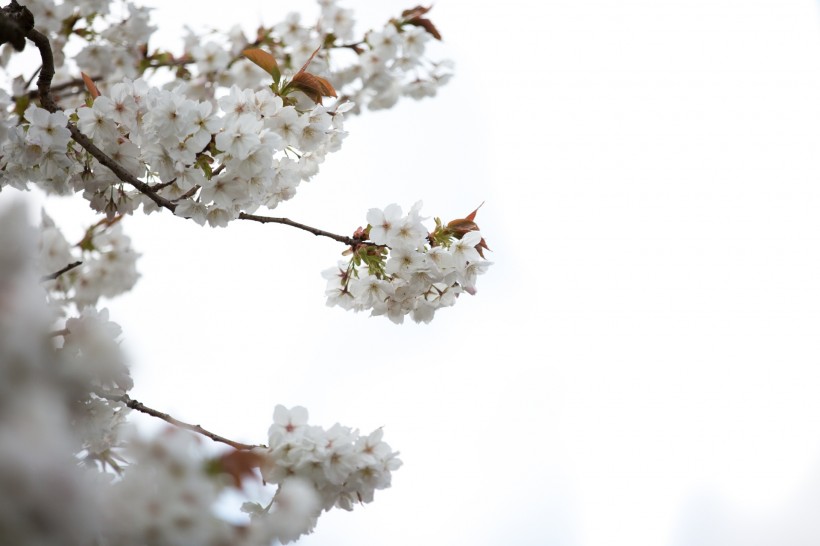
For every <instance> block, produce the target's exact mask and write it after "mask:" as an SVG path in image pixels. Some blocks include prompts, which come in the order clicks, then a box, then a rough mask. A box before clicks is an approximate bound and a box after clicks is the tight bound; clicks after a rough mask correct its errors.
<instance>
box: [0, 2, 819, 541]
mask: <svg viewBox="0 0 820 546" xmlns="http://www.w3.org/2000/svg"><path fill="white" fill-rule="evenodd" d="M156 4H160V2H156ZM345 5H346V6H349V7H352V8H355V9H356V11H357V13H358V20H359V21H360V26H359V29H360V30H366V29H367V28H371V27H373V26H376V25H379V24H380V23H382V22H383V21H385V20H387V19H388V18H389V17H391V16H393V15H395V14H396V13H398V12H399V11H401V9H404V8H408V7H412V2H411V3H402V2H399V1H396V0H380V1H378V2H376V1H373V0H370V1H367V0H356V1H354V0H350V1H348V2H346V3H345ZM292 10H300V11H303V12H305V13H307V14H315V13H316V8H315V5H314V4H313V3H311V2H297V1H294V2H291V3H285V2H277V3H264V4H262V3H259V2H250V1H244V0H233V1H231V2H229V3H225V2H205V1H202V2H198V3H197V4H196V9H195V10H192V9H191V5H190V4H189V3H183V2H174V3H169V2H166V3H162V6H161V7H160V8H159V9H158V10H157V11H156V16H155V21H156V23H157V24H158V25H159V26H160V28H161V30H160V33H159V34H158V39H159V40H161V41H162V43H163V44H165V45H169V46H172V47H179V44H180V42H179V40H178V37H179V36H180V34H181V31H180V28H181V25H182V24H183V23H188V24H190V25H192V26H207V25H211V26H216V25H218V26H220V27H223V28H228V27H229V26H230V25H231V24H233V23H241V24H243V25H245V26H246V28H248V29H252V28H254V27H255V25H256V24H257V22H258V21H259V20H260V18H261V19H262V20H264V21H265V22H266V23H274V22H277V21H279V20H281V19H282V18H283V17H284V15H285V14H286V12H287V11H292ZM430 16H431V18H432V19H433V21H434V22H435V23H436V25H437V26H438V28H439V29H440V30H441V32H442V34H443V36H444V38H445V42H444V44H442V46H441V47H439V48H437V49H436V51H437V52H440V54H441V55H442V56H446V57H449V58H451V59H453V60H454V61H455V63H456V76H455V78H454V79H453V80H452V82H451V83H450V85H448V86H447V87H445V88H444V89H442V91H441V93H440V96H439V97H437V98H435V99H432V100H426V101H423V102H412V101H407V102H404V103H402V104H400V105H399V106H398V107H396V108H394V109H393V110H390V111H386V112H378V113H366V114H365V115H363V116H361V117H360V118H356V119H352V120H350V121H349V122H348V123H347V129H348V130H349V131H350V137H349V138H348V139H347V140H346V141H345V144H344V147H343V149H342V151H341V152H339V153H337V154H335V155H333V156H331V157H329V159H328V160H327V162H326V163H325V164H324V165H323V166H322V170H321V172H320V175H319V176H318V177H316V179H315V180H314V181H313V182H311V183H310V184H308V185H305V186H303V187H302V188H301V189H300V192H299V194H298V195H297V197H296V198H295V199H294V200H293V201H291V202H289V203H286V204H285V205H283V206H282V207H280V208H279V209H277V210H276V214H277V215H284V216H289V217H291V218H293V219H296V220H299V221H302V222H305V223H307V224H311V225H316V226H318V227H321V228H324V229H327V230H330V231H334V232H339V233H349V232H352V231H353V230H354V229H355V228H356V227H357V226H359V225H362V224H364V223H365V214H366V212H367V209H368V208H370V207H384V206H385V205H387V204H389V203H392V202H396V203H399V204H400V205H402V206H403V207H404V208H405V209H406V208H407V207H409V206H411V205H412V204H413V203H414V202H415V201H416V200H418V199H423V200H424V203H425V205H424V208H423V211H422V212H423V213H425V214H426V215H429V216H441V217H443V218H444V219H452V218H456V217H461V216H464V215H465V214H466V213H468V212H470V211H471V210H472V209H473V208H475V207H476V206H477V205H478V204H479V203H481V202H482V201H485V202H486V204H485V205H484V207H483V208H482V209H481V211H480V212H479V214H478V218H477V220H478V223H479V225H480V226H481V228H482V232H483V234H484V235H485V237H486V239H487V241H488V243H489V245H490V247H491V248H492V249H493V253H492V254H491V259H492V260H493V261H494V262H495V265H494V266H493V267H492V268H491V269H490V270H489V272H488V274H487V275H485V276H484V277H482V278H481V279H480V282H479V283H478V290H479V293H478V295H477V296H476V297H470V296H468V295H464V296H462V298H461V299H460V300H459V301H458V303H457V304H456V306H455V307H453V308H450V309H444V310H442V311H440V312H439V314H438V315H437V317H436V319H435V320H434V322H433V323H432V324H430V325H420V326H419V325H414V324H406V325H403V326H401V327H397V326H394V325H393V324H392V323H390V322H389V321H387V320H386V319H384V318H372V319H371V318H368V317H367V316H366V315H354V314H352V313H349V312H344V311H342V310H340V309H338V308H334V309H328V308H326V307H325V306H324V296H323V291H324V286H325V281H324V279H322V278H321V276H320V272H321V271H322V270H323V269H325V268H328V267H332V266H333V265H334V264H335V262H336V260H337V259H338V258H339V253H340V252H341V251H342V250H343V248H342V247H341V246H340V245H338V244H336V243H333V242H331V241H327V240H321V239H317V238H315V237H313V236H311V235H308V234H304V233H301V232H298V231H295V230H291V229H289V228H287V227H282V226H261V225H256V224H253V225H245V224H244V223H242V222H236V223H235V224H232V225H231V226H230V227H229V228H228V229H222V230H212V229H207V228H205V229H203V228H200V227H199V226H196V225H194V224H193V223H192V222H184V221H182V220H180V219H178V218H174V217H171V216H170V215H168V214H163V215H156V214H155V215H152V216H150V217H144V216H141V215H140V216H138V217H135V218H133V219H128V221H127V222H126V230H127V232H128V233H129V234H130V235H131V236H132V238H133V239H134V245H135V247H136V248H137V249H138V250H139V251H140V252H142V253H143V257H142V259H141V261H140V262H139V268H140V271H141V273H142V275H143V277H142V279H141V280H140V283H139V284H138V285H137V287H136V288H135V290H134V291H133V292H132V293H130V294H129V295H127V296H124V297H122V298H120V299H117V300H115V301H113V302H111V303H110V305H109V307H110V309H111V313H112V319H113V320H115V321H117V322H119V323H120V324H121V325H122V326H123V329H124V336H125V342H124V343H125V345H126V346H127V348H128V350H129V351H130V354H131V355H132V357H133V366H134V367H133V370H134V372H133V373H134V376H135V384H136V387H135V389H134V391H133V396H134V397H135V398H137V399H138V400H140V401H142V402H144V403H145V404H147V405H149V406H152V407H155V408H158V409H161V410H163V411H168V412H170V413H171V414H173V415H174V416H176V417H178V418H180V419H183V420H187V421H191V422H195V423H199V424H201V425H203V426H205V427H206V428H208V429H210V430H213V431H215V432H217V433H219V434H222V435H225V436H228V437H231V438H233V439H236V440H239V441H247V442H254V443H258V442H265V441H266V432H267V428H268V426H269V425H270V423H271V414H272V411H273V408H274V406H275V405H276V404H277V403H282V404H285V405H288V406H291V405H303V406H306V407H307V408H308V409H309V411H310V413H311V422H312V423H314V424H321V425H324V426H326V427H327V426H330V425H332V424H333V423H335V422H337V421H339V422H341V423H343V424H346V425H350V426H354V427H359V428H361V429H362V430H363V431H366V432H369V431H370V430H372V429H374V428H376V427H379V426H384V427H385V439H386V440H387V441H388V442H389V443H390V444H391V445H392V446H393V447H394V449H397V450H400V451H401V453H402V459H403V460H404V462H405V466H404V467H403V468H401V469H400V470H399V471H398V472H397V473H396V474H395V476H394V484H393V488H392V489H390V490H387V491H383V492H379V493H377V495H376V502H374V503H373V504H371V505H368V506H364V507H360V508H357V509H356V510H355V511H354V512H353V513H345V512H332V513H330V514H326V515H325V516H323V517H322V518H321V519H320V521H319V525H318V527H317V529H316V532H315V533H314V534H313V535H311V536H310V537H307V538H306V539H305V540H303V541H302V543H303V544H306V545H311V546H313V545H329V544H333V545H335V546H346V545H356V546H384V545H386V544H389V545H391V546H409V545H421V544H424V545H441V546H450V545H456V544H469V545H475V546H496V545H501V544H515V545H554V546H564V545H567V546H569V545H574V546H575V545H577V546H599V545H600V546H617V545H621V544H623V545H629V546H642V545H646V546H657V545H670V546H696V545H697V546H704V545H716V546H717V545H721V546H724V545H738V546H740V545H744V546H746V545H761V546H762V545H767V546H774V545H783V544H788V545H801V544H817V543H820V524H818V523H816V521H817V519H818V518H817V514H818V513H820V396H818V395H817V391H818V384H820V366H818V357H820V344H818V339H819V338H818V329H820V244H819V243H820V213H818V211H820V183H818V182H819V181H820V164H819V162H818V154H817V152H818V146H820V101H818V97H820V25H819V24H818V23H819V22H820V12H818V6H817V3H816V2H808V1H797V0H758V1H755V0H742V1H741V0H700V1H698V0H686V1H683V0H681V1H674V0H666V1H661V2H659V1H657V0H630V1H619V2H610V1H605V0H598V1H595V0H565V1H544V2H526V1H524V0H508V1H506V2H486V1H473V2H469V3H467V2H453V1H448V0H440V1H439V2H437V3H436V5H435V8H434V9H433V11H432V12H431V13H430ZM8 193H11V192H4V195H3V198H7V195H5V194H8ZM49 210H54V211H55V215H58V216H62V217H63V220H61V224H62V225H63V227H64V228H66V230H67V231H69V232H70V233H71V232H72V229H73V230H75V231H74V232H75V233H79V230H80V229H81V227H82V226H85V225H87V224H89V223H90V222H91V221H92V219H91V217H90V215H89V214H87V213H84V212H83V213H77V212H73V213H70V212H68V211H71V210H72V206H71V205H70V204H69V203H67V202H66V201H61V202H60V203H59V204H58V205H56V206H55V207H53V208H51V209H49ZM73 210H77V209H73ZM71 223H73V224H74V226H73V227H72V226H70V225H69V224H71Z"/></svg>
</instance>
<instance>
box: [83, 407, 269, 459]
mask: <svg viewBox="0 0 820 546" xmlns="http://www.w3.org/2000/svg"><path fill="white" fill-rule="evenodd" d="M96 394H97V395H98V396H101V397H103V398H106V399H108V400H113V401H114V402H122V403H123V404H125V405H126V406H128V407H129V408H131V409H133V410H136V411H139V412H142V413H145V414H146V415H150V416H152V417H156V418H158V419H162V420H163V421H165V422H166V423H171V424H172V425H174V426H175V427H179V428H184V429H185V430H190V431H192V432H196V433H197V434H201V435H202V436H206V437H208V438H210V439H211V440H213V441H214V442H220V443H223V444H225V445H229V446H231V447H232V448H234V449H239V450H243V451H248V450H251V449H253V448H255V447H265V446H261V445H260V446H254V445H250V444H243V443H241V442H234V441H233V440H229V439H228V438H225V437H224V436H220V435H219V434H214V433H213V432H210V431H208V430H205V429H204V428H202V427H201V426H199V425H192V424H190V423H186V422H184V421H180V420H179V419H175V418H174V417H171V416H170V415H168V414H167V413H163V412H161V411H157V410H155V409H153V408H149V407H148V406H146V405H145V404H143V403H142V402H138V401H136V400H134V399H133V398H131V397H130V396H128V395H127V394H106V393H96Z"/></svg>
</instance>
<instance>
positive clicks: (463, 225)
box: [447, 218, 478, 239]
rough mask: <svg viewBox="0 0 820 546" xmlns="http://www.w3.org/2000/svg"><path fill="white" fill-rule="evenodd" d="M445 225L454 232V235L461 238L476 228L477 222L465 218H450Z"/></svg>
mask: <svg viewBox="0 0 820 546" xmlns="http://www.w3.org/2000/svg"><path fill="white" fill-rule="evenodd" d="M447 227H448V228H450V231H452V232H453V233H455V234H456V237H458V238H459V239H461V237H462V236H464V235H465V234H467V233H469V232H471V231H477V230H478V224H476V223H475V222H473V221H472V220H468V219H467V218H459V219H457V220H452V221H451V222H449V223H448V224H447Z"/></svg>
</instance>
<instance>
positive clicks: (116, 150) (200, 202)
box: [0, 79, 345, 226]
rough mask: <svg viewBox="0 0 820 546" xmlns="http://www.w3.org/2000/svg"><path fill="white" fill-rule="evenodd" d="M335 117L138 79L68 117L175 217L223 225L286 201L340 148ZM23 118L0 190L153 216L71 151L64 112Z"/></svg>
mask: <svg viewBox="0 0 820 546" xmlns="http://www.w3.org/2000/svg"><path fill="white" fill-rule="evenodd" d="M342 111H344V109H343V108H341V109H340V108H336V109H330V108H327V107H324V106H321V105H315V106H314V107H313V108H311V109H310V110H307V111H299V110H297V109H296V108H295V107H294V106H285V105H284V104H283V101H282V98H281V97H279V96H277V95H275V94H274V93H273V91H271V90H270V89H269V88H262V89H260V90H258V91H255V92H254V91H251V90H244V91H243V90H240V89H239V88H238V87H235V86H234V87H232V88H231V89H230V92H229V94H228V95H226V96H224V97H222V98H221V99H219V101H218V103H217V105H216V106H215V105H214V104H213V103H211V102H204V101H196V100H191V99H186V98H184V97H183V96H181V95H180V94H178V93H175V92H172V91H168V90H162V89H159V88H156V87H150V86H149V85H148V84H147V83H146V82H145V81H144V80H141V79H140V80H136V81H134V82H131V81H124V82H121V83H118V84H115V85H114V86H113V87H112V89H111V95H110V96H98V97H97V98H96V99H95V100H94V102H93V105H92V106H90V107H81V108H79V109H78V110H76V111H75V112H73V113H70V115H71V116H74V117H76V118H77V127H78V128H79V129H80V131H82V132H83V133H84V134H85V135H86V136H88V137H90V138H91V139H93V141H94V143H95V145H96V146H97V147H98V148H100V149H102V150H103V151H104V152H105V153H106V154H107V155H108V156H109V157H111V158H112V159H114V160H115V161H116V162H117V163H118V164H119V165H121V166H122V167H123V168H124V169H125V170H126V171H127V172H129V173H131V174H132V175H134V176H137V177H139V176H143V177H145V179H146V180H149V181H151V180H152V179H153V180H155V181H156V183H157V187H156V193H157V194H158V195H159V196H161V197H164V198H166V199H169V200H173V201H174V202H175V203H176V210H175V213H176V214H177V215H179V216H183V217H187V218H192V219H193V220H194V221H196V222H197V223H199V224H204V223H205V222H206V221H208V222H209V223H210V224H211V225H214V226H225V225H226V224H227V222H228V221H230V220H232V219H235V218H237V217H238V216H239V213H240V212H241V211H245V212H253V211H255V210H256V209H257V208H258V207H260V206H267V207H268V208H273V207H275V206H276V205H277V204H278V203H279V202H280V201H282V200H286V199H289V198H291V197H293V195H294V194H295V189H296V186H297V185H298V184H299V183H300V181H302V180H306V179H309V178H310V177H311V176H313V175H314V174H315V173H316V171H317V170H318V165H319V163H321V162H322V161H323V160H324V157H325V155H326V154H327V153H329V152H331V151H336V150H338V149H339V147H340V144H341V140H342V138H344V135H345V133H344V131H343V128H342V120H343V115H342ZM25 118H26V120H27V121H28V123H24V124H21V125H18V126H17V127H15V128H13V129H12V130H11V131H10V135H9V136H10V138H9V140H8V142H6V143H5V144H4V145H3V146H2V148H0V156H2V157H0V170H2V171H3V174H4V176H3V178H2V179H0V185H3V184H6V185H10V186H13V187H17V188H25V187H27V185H28V181H30V180H33V181H36V183H37V185H38V186H39V187H41V188H42V189H43V190H45V191H46V192H48V193H56V194H67V193H72V192H80V191H81V192H83V196H84V197H85V198H86V199H87V200H88V201H89V202H90V204H91V206H92V208H94V209H95V210H98V211H101V212H105V213H106V214H108V215H109V217H112V216H113V215H116V214H125V213H130V212H133V211H134V210H135V209H136V208H137V207H138V206H139V205H140V204H144V205H145V206H146V210H148V211H150V210H154V208H153V207H155V205H154V204H153V202H152V201H151V200H150V199H149V198H148V197H146V196H145V195H144V194H142V193H140V192H139V191H137V190H133V189H127V188H126V187H124V185H123V184H122V183H121V182H120V180H119V179H118V178H117V175H115V174H114V173H113V172H112V171H111V170H109V169H108V168H107V167H104V166H102V165H100V164H99V163H98V162H97V160H96V159H95V158H94V157H92V156H91V155H89V154H87V153H84V152H83V151H82V150H78V149H77V148H78V146H77V145H76V144H75V143H73V141H71V139H70V134H69V131H68V129H66V123H67V116H66V114H64V113H62V112H57V113H49V112H47V111H46V110H44V109H42V108H39V107H37V106H34V105H31V106H29V107H28V109H27V110H26V112H25ZM217 164H218V165H217ZM163 181H164V182H163ZM0 187H1V186H0Z"/></svg>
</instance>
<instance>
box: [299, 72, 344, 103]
mask: <svg viewBox="0 0 820 546" xmlns="http://www.w3.org/2000/svg"><path fill="white" fill-rule="evenodd" d="M290 85H291V86H292V87H294V88H296V89H298V90H299V91H301V92H302V93H304V94H305V95H307V96H308V97H310V100H312V101H313V102H315V103H316V104H322V97H335V96H337V95H336V90H335V89H334V88H333V86H332V85H331V84H330V82H329V81H327V80H326V79H324V78H321V77H319V76H316V75H314V74H311V73H310V72H302V71H299V73H297V74H296V75H295V76H293V79H292V80H291V81H290Z"/></svg>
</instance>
